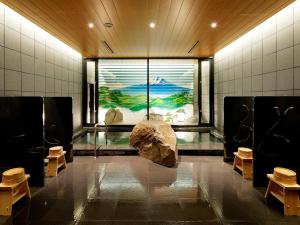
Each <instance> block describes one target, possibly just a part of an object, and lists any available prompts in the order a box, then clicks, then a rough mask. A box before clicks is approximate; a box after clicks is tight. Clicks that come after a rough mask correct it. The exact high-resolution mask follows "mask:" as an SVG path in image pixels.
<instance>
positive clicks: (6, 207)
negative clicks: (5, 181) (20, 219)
mask: <svg viewBox="0 0 300 225" xmlns="http://www.w3.org/2000/svg"><path fill="white" fill-rule="evenodd" d="M0 199H1V201H0V215H1V216H10V215H11V211H12V205H13V193H12V190H11V191H8V190H7V191H0Z"/></svg>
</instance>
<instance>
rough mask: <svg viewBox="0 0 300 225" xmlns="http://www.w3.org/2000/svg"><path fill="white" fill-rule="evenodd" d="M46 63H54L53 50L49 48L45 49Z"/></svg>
mask: <svg viewBox="0 0 300 225" xmlns="http://www.w3.org/2000/svg"><path fill="white" fill-rule="evenodd" d="M46 61H47V62H50V63H54V50H53V49H52V48H50V47H46Z"/></svg>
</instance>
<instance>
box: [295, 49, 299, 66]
mask: <svg viewBox="0 0 300 225" xmlns="http://www.w3.org/2000/svg"><path fill="white" fill-rule="evenodd" d="M298 66H300V45H295V46H294V67H298Z"/></svg>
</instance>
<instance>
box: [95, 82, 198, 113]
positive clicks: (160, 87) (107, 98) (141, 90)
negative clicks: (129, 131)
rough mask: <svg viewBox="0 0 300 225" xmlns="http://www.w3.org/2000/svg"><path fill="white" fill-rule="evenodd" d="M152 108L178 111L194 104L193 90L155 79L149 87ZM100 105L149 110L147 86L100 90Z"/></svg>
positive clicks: (132, 109)
mask: <svg viewBox="0 0 300 225" xmlns="http://www.w3.org/2000/svg"><path fill="white" fill-rule="evenodd" d="M149 91H150V99H149V104H150V107H159V108H164V109H177V108H180V107H182V106H183V105H186V104H192V103H193V95H192V90H191V89H189V88H185V87H180V86H178V85H176V84H172V83H170V82H168V81H166V80H165V79H163V78H161V77H155V78H154V79H153V80H152V82H151V83H150V85H149ZM99 104H100V107H102V108H117V107H123V108H128V109H130V110H131V111H139V110H142V109H146V108H147V84H136V85H132V86H128V87H124V88H120V89H114V90H111V89H110V88H109V87H103V86H102V87H100V88H99Z"/></svg>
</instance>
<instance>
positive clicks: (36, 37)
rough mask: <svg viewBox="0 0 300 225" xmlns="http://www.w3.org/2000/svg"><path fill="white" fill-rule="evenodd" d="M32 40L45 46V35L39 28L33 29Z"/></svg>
mask: <svg viewBox="0 0 300 225" xmlns="http://www.w3.org/2000/svg"><path fill="white" fill-rule="evenodd" d="M34 40H35V41H38V42H40V43H41V44H44V45H45V44H46V33H45V31H43V30H42V29H41V28H39V27H35V30H34Z"/></svg>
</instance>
